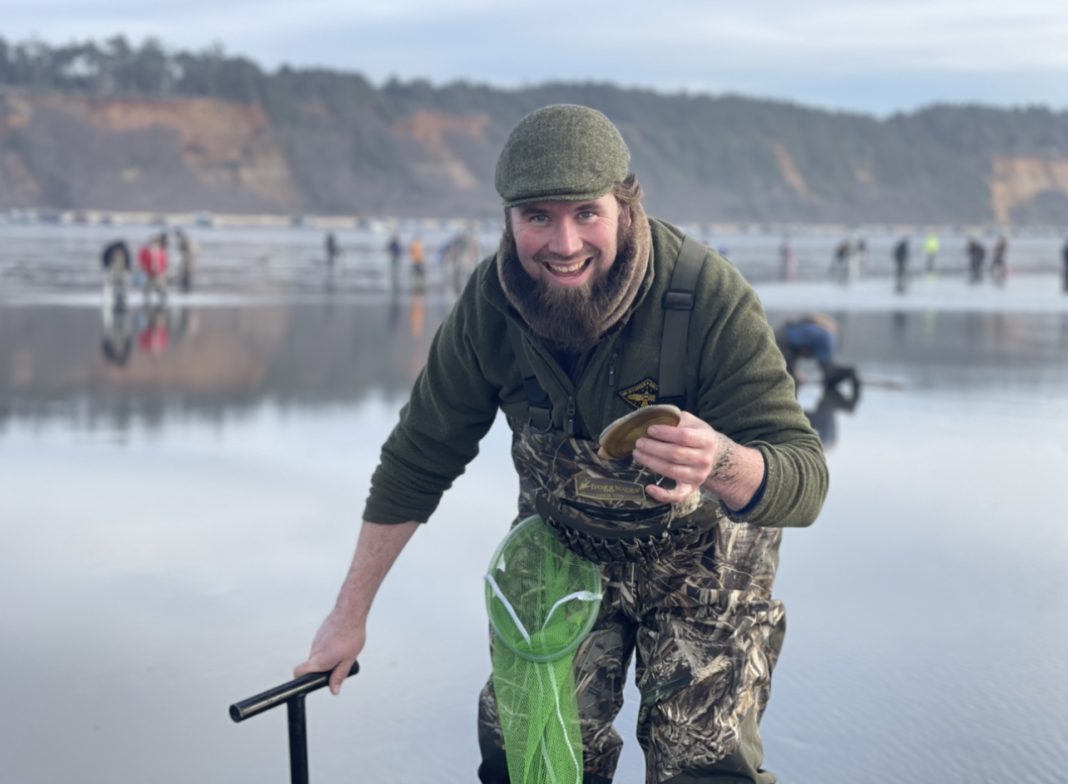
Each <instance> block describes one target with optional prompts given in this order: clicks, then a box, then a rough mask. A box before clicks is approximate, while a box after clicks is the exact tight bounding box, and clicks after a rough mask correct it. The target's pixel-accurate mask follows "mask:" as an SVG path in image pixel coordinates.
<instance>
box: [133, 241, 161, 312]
mask: <svg viewBox="0 0 1068 784" xmlns="http://www.w3.org/2000/svg"><path fill="white" fill-rule="evenodd" d="M137 263H138V264H139V265H140V267H141V271H142V272H143V273H144V276H145V287H144V297H145V301H146V302H147V301H148V300H149V299H150V298H151V296H152V294H155V295H156V297H157V298H158V301H159V302H161V303H162V302H165V301H166V300H167V266H168V259H167V233H166V232H162V233H160V234H157V235H156V236H155V237H153V238H152V239H150V240H149V241H148V242H147V243H146V244H145V245H142V246H141V251H140V253H139V254H138V256H137Z"/></svg>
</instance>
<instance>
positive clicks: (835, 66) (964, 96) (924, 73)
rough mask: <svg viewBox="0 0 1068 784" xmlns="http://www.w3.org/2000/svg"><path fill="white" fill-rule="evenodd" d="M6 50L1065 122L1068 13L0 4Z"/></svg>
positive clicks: (307, 2) (213, 0)
mask: <svg viewBox="0 0 1068 784" xmlns="http://www.w3.org/2000/svg"><path fill="white" fill-rule="evenodd" d="M0 8H2V10H3V13H2V14H0V37H3V38H5V39H6V40H7V41H8V42H16V41H25V40H29V39H37V40H41V41H45V42H47V43H52V44H61V43H69V42H71V41H85V40H88V39H93V40H96V41H103V40H105V39H106V38H108V37H110V36H112V35H115V34H117V33H123V34H124V35H126V36H127V38H128V39H130V40H132V41H134V42H140V41H141V40H143V39H144V38H145V37H147V36H153V37H156V38H158V39H159V40H160V41H161V42H162V43H163V45H164V46H165V48H167V49H169V50H176V49H184V50H191V51H199V50H202V49H205V48H207V47H209V46H213V45H216V44H221V45H222V46H223V48H224V49H225V51H226V52H227V53H229V54H233V55H244V56H247V57H249V58H250V59H252V60H255V61H256V62H258V63H259V64H260V65H261V66H262V67H264V68H266V69H268V70H274V69H275V68H277V67H279V66H281V65H283V64H289V65H291V66H294V67H301V66H325V67H329V68H333V69H337V70H343V71H354V72H359V73H361V74H363V75H364V76H365V77H367V78H368V79H370V80H371V81H372V82H373V83H374V84H381V83H383V82H384V81H386V80H387V79H389V78H391V77H397V78H400V79H402V80H405V81H407V80H411V79H426V80H428V81H430V82H431V83H433V84H445V83H448V82H452V81H456V80H465V81H468V82H475V83H484V84H491V85H495V86H499V87H522V86H529V85H535V84H541V83H544V82H547V81H566V82H577V81H597V82H610V83H613V84H617V85H620V86H622V87H643V88H650V89H654V90H658V91H661V92H671V93H677V92H688V93H707V94H712V95H722V94H736V95H745V96H751V97H758V98H772V99H777V100H788V101H792V102H795V103H800V104H804V105H808V106H815V107H820V108H825V109H833V110H842V111H852V112H863V113H867V114H874V115H876V116H887V115H889V114H892V113H894V112H910V111H914V110H916V109H917V108H920V107H922V106H926V105H930V104H932V103H954V104H960V103H982V104H987V105H993V106H1031V105H1042V106H1048V107H1050V108H1052V109H1055V110H1063V109H1068V2H1066V0H1011V1H1010V2H1001V1H999V2H993V1H992V0H896V1H895V2H887V1H886V0H867V1H865V0H807V1H806V2H797V0H645V1H644V2H631V1H630V0H538V1H537V2H524V3H517V2H507V0H287V2H266V1H265V0H183V2H181V3H166V4H164V3H151V2H145V1H144V0H2V2H0Z"/></svg>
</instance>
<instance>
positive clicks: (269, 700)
mask: <svg viewBox="0 0 1068 784" xmlns="http://www.w3.org/2000/svg"><path fill="white" fill-rule="evenodd" d="M359 671H360V663H359V662H353V664H352V667H351V668H350V669H349V673H348V675H346V676H345V677H346V678H348V677H350V676H352V675H355V674H356V673H358V672H359ZM329 682H330V672H329V671H328V672H309V673H308V674H307V675H301V676H300V677H299V678H294V679H293V680H291V681H288V682H287V683H283V684H282V685H280V686H275V687H274V688H273V689H268V690H267V691H265V692H261V693H260V694H257V695H255V696H253V697H249V698H248V699H244V700H241V701H240V702H235V703H234V704H233V705H231V706H230V718H231V719H233V720H234V721H244V720H245V719H250V718H252V717H253V716H258V715H259V714H261V713H263V712H264V711H267V710H270V709H271V708H275V707H277V706H279V705H283V704H285V703H287V702H289V701H290V700H292V699H294V698H296V697H303V696H304V695H305V694H311V693H312V692H313V691H316V690H318V689H321V688H323V687H324V686H326V685H327V684H328V683H329Z"/></svg>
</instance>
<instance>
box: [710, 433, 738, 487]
mask: <svg viewBox="0 0 1068 784" xmlns="http://www.w3.org/2000/svg"><path fill="white" fill-rule="evenodd" d="M721 437H722V439H723V441H724V442H725V443H724V446H723V451H722V452H720V453H719V457H718V458H716V464H715V465H713V466H712V472H711V473H710V474H709V475H708V478H709V479H711V480H712V481H713V482H726V483H730V482H733V481H734V480H735V473H734V460H733V457H734V442H733V441H731V440H730V439H729V438H727V437H726V436H724V435H722V434H721Z"/></svg>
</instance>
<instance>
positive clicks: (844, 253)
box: [831, 239, 853, 283]
mask: <svg viewBox="0 0 1068 784" xmlns="http://www.w3.org/2000/svg"><path fill="white" fill-rule="evenodd" d="M852 255H853V244H852V243H851V242H850V241H849V240H848V239H844V240H842V241H841V242H839V243H838V245H837V246H835V249H834V255H833V256H832V258H831V278H832V279H834V280H836V281H838V282H839V283H848V282H849V272H850V270H849V261H850V257H851V256H852Z"/></svg>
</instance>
